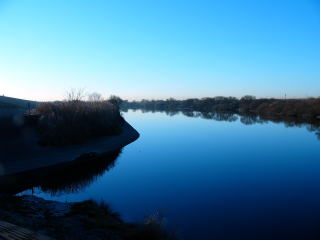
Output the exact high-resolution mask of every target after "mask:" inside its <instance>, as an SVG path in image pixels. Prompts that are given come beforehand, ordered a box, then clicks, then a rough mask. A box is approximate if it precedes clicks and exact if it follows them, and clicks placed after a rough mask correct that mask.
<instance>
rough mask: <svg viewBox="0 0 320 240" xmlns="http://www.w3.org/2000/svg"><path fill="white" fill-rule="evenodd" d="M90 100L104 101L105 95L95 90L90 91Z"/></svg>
mask: <svg viewBox="0 0 320 240" xmlns="http://www.w3.org/2000/svg"><path fill="white" fill-rule="evenodd" d="M88 100H89V101H90V102H101V101H103V100H104V99H103V97H102V95H101V94H100V93H97V92H93V93H90V94H89V95H88Z"/></svg>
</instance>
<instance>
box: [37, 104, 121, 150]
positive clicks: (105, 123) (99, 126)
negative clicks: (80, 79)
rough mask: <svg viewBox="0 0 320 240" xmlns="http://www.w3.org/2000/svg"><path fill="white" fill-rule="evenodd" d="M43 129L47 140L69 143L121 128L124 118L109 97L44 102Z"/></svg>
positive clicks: (111, 132) (42, 111)
mask: <svg viewBox="0 0 320 240" xmlns="http://www.w3.org/2000/svg"><path fill="white" fill-rule="evenodd" d="M35 112H36V113H38V114H40V115H41V117H40V121H39V123H40V124H39V126H40V127H39V130H40V134H41V137H42V143H43V144H49V145H67V144H77V143H81V142H84V141H86V140H88V139H92V138H96V137H100V136H106V135H114V134H117V133H119V132H120V129H121V124H122V123H123V118H122V117H121V115H120V112H119V110H118V108H117V107H116V106H114V105H113V104H111V103H109V102H107V101H91V102H87V101H65V102H59V103H42V104H40V105H38V106H37V107H36V109H35Z"/></svg>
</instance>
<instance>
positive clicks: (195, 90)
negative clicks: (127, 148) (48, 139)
mask: <svg viewBox="0 0 320 240" xmlns="http://www.w3.org/2000/svg"><path fill="white" fill-rule="evenodd" d="M0 33H1V35H0V94H5V95H9V96H14V97H21V98H28V99H35V100H52V99H61V98H62V97H63V95H64V93H65V91H66V90H68V89H70V88H85V89H86V90H87V91H89V92H92V91H97V92H100V93H102V94H104V95H106V96H108V95H110V94H116V95H119V96H121V97H122V98H127V99H141V98H149V99H150V98H167V97H170V96H173V97H176V98H187V97H205V96H216V95H226V96H229V95H232V96H236V97H240V96H243V95H245V94H253V95H256V96H258V97H282V96H284V94H285V93H286V94H287V96H288V97H308V96H319V95H320V1H319V0H259V1H257V0H243V1H240V0H225V1H222V0H220V1H218V0H217V1H214V0H207V1H201V0H197V1H196V0H194V1H188V0H183V1H180V0H161V1H151V0H145V1H133V0H131V1H129V0H128V1H121V0H116V1H107V0H105V1H103V0H93V1H87V0H86V1H81V0H77V1H72V0H69V1H63V0H55V1H43V0H17V1H14V0H0Z"/></svg>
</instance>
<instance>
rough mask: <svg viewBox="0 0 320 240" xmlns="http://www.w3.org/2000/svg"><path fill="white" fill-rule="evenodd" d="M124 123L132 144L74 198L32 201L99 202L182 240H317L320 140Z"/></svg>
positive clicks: (294, 130)
mask: <svg viewBox="0 0 320 240" xmlns="http://www.w3.org/2000/svg"><path fill="white" fill-rule="evenodd" d="M124 117H125V118H126V120H127V121H128V122H129V123H130V124H132V126H134V127H135V128H136V129H137V130H138V131H139V132H140V134H141V137H140V138H139V139H138V140H137V141H136V142H134V143H132V144H130V145H129V146H127V147H125V148H124V149H123V150H122V153H121V154H120V155H119V157H118V158H117V159H116V161H115V166H114V167H113V168H111V169H110V170H108V171H105V172H104V174H102V175H99V176H96V177H95V179H94V180H93V181H92V183H90V184H87V185H85V186H79V187H78V191H76V192H72V193H70V192H64V191H61V192H60V193H59V194H57V193H56V194H53V192H50V191H46V192H44V191H42V190H41V188H37V189H36V190H35V192H36V195H38V196H40V197H44V198H46V199H53V200H59V201H80V200H85V199H96V200H104V201H106V202H107V203H109V204H110V205H111V206H112V208H113V209H114V210H115V211H117V212H119V213H120V214H121V215H122V217H123V218H124V219H126V220H129V221H143V219H144V218H145V217H146V216H148V215H150V214H154V213H159V214H160V215H162V216H164V218H165V224H166V226H167V228H169V229H170V230H172V231H174V232H176V233H177V235H178V236H181V238H182V239H193V240H207V239H208V240H209V239H319V238H320V151H319V149H320V141H319V139H317V137H316V135H315V134H314V133H312V132H309V131H307V129H306V128H305V127H300V128H299V127H285V125H284V124H283V123H277V124H276V123H264V124H252V125H244V124H243V123H241V121H240V120H239V119H238V120H236V121H232V122H228V121H216V120H207V119H202V118H190V117H186V116H184V115H182V114H177V115H174V116H168V115H166V114H165V113H159V112H158V113H142V112H141V111H136V112H133V111H129V112H127V113H124ZM235 118H236V117H235ZM235 118H234V119H233V120H235Z"/></svg>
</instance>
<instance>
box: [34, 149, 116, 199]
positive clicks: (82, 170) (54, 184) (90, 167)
mask: <svg viewBox="0 0 320 240" xmlns="http://www.w3.org/2000/svg"><path fill="white" fill-rule="evenodd" d="M120 153H121V149H120V150H117V151H114V152H111V153H108V154H104V155H102V156H97V155H95V154H92V153H91V154H87V155H84V156H83V157H82V158H83V160H82V159H78V160H77V161H76V162H75V163H74V164H72V165H70V166H66V167H63V168H60V169H57V170H55V171H52V172H51V173H50V174H48V175H47V176H46V177H45V178H44V179H43V180H42V182H41V184H40V185H39V188H40V189H41V191H43V192H46V193H50V194H51V195H52V196H57V195H62V194H69V193H77V192H80V191H83V189H84V188H86V187H88V186H89V185H90V184H92V183H93V182H95V181H96V180H97V179H98V178H99V177H100V176H102V175H103V174H105V172H107V171H109V170H110V169H111V168H113V167H114V166H115V162H116V159H117V158H118V157H119V155H120Z"/></svg>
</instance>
